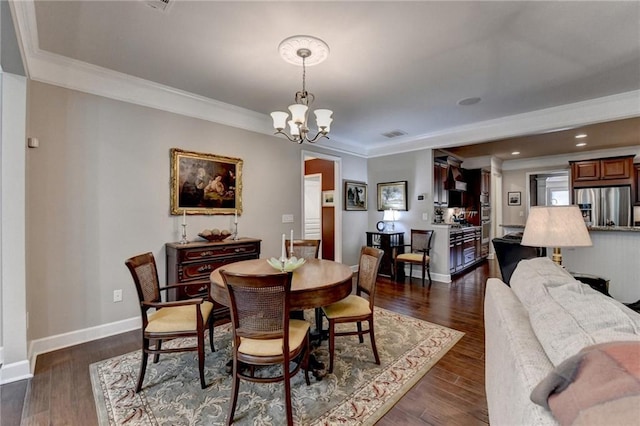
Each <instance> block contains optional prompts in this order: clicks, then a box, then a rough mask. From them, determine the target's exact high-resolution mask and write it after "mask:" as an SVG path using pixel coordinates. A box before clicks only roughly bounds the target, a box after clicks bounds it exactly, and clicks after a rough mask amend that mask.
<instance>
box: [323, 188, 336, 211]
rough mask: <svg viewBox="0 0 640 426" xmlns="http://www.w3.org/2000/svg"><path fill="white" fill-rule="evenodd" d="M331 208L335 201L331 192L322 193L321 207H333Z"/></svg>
mask: <svg viewBox="0 0 640 426" xmlns="http://www.w3.org/2000/svg"><path fill="white" fill-rule="evenodd" d="M333 206H335V201H334V198H333V190H331V191H322V207H333Z"/></svg>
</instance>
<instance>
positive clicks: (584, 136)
mask: <svg viewBox="0 0 640 426" xmlns="http://www.w3.org/2000/svg"><path fill="white" fill-rule="evenodd" d="M586 137H587V134H586V133H580V134H579V135H576V136H575V138H576V139H582V138H586Z"/></svg>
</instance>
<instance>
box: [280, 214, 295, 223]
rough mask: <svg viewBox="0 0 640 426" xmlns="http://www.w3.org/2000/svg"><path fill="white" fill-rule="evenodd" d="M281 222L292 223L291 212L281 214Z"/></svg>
mask: <svg viewBox="0 0 640 426" xmlns="http://www.w3.org/2000/svg"><path fill="white" fill-rule="evenodd" d="M282 223H293V215H292V214H283V215H282Z"/></svg>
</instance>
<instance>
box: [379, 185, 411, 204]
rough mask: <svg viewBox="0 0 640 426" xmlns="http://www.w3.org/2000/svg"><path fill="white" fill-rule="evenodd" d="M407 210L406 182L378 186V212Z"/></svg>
mask: <svg viewBox="0 0 640 426" xmlns="http://www.w3.org/2000/svg"><path fill="white" fill-rule="evenodd" d="M389 209H394V210H407V181H406V180H402V181H398V182H383V183H379V184H378V211H383V210H389Z"/></svg>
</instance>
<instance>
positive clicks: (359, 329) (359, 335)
mask: <svg viewBox="0 0 640 426" xmlns="http://www.w3.org/2000/svg"><path fill="white" fill-rule="evenodd" d="M356 327H358V340H359V341H360V343H364V337H363V335H362V322H360V321H358V322H357V323H356Z"/></svg>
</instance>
